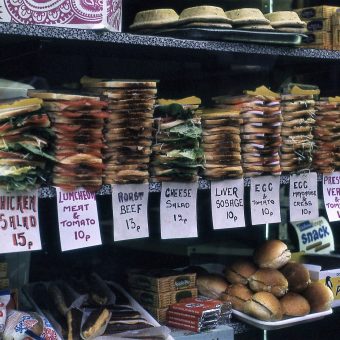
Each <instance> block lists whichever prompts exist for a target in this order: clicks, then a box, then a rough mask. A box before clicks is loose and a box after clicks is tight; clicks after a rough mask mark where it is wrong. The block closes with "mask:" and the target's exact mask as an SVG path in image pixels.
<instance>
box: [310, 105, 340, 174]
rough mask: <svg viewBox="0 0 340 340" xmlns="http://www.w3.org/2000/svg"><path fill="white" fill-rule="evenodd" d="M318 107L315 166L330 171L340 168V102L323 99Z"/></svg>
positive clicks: (325, 171)
mask: <svg viewBox="0 0 340 340" xmlns="http://www.w3.org/2000/svg"><path fill="white" fill-rule="evenodd" d="M316 109H317V111H316V122H315V129H314V140H315V149H314V152H313V168H314V169H315V170H316V171H318V172H322V173H330V172H333V171H334V170H339V169H340V136H339V131H340V103H339V102H336V101H334V102H330V101H329V100H327V99H323V100H321V101H320V102H317V103H316Z"/></svg>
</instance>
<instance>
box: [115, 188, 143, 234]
mask: <svg viewBox="0 0 340 340" xmlns="http://www.w3.org/2000/svg"><path fill="white" fill-rule="evenodd" d="M148 198H149V185H148V184H114V185H112V209H113V237H114V240H115V241H122V240H132V239H136V238H142V237H148V236H149V225H148Z"/></svg>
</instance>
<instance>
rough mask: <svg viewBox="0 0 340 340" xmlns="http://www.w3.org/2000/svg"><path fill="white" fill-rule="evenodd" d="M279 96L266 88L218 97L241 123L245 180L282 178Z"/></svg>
mask: <svg viewBox="0 0 340 340" xmlns="http://www.w3.org/2000/svg"><path fill="white" fill-rule="evenodd" d="M277 97H278V96H277V95H276V94H275V93H274V92H271V91H270V90H268V89H267V88H265V87H260V88H258V89H257V90H256V91H255V92H253V91H248V94H245V95H241V96H233V97H228V96H224V97H219V101H220V102H221V101H222V100H223V105H227V107H228V108H229V109H230V110H233V111H237V112H239V114H240V118H241V119H242V125H241V151H242V168H243V173H244V175H245V176H257V175H280V174H281V167H280V158H279V149H280V146H281V123H282V117H281V111H280V101H279V99H277Z"/></svg>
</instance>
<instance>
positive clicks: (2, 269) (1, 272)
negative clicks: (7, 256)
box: [0, 262, 7, 279]
mask: <svg viewBox="0 0 340 340" xmlns="http://www.w3.org/2000/svg"><path fill="white" fill-rule="evenodd" d="M6 277H7V263H6V262H0V279H4V278H6Z"/></svg>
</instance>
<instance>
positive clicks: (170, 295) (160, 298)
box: [130, 288, 197, 308]
mask: <svg viewBox="0 0 340 340" xmlns="http://www.w3.org/2000/svg"><path fill="white" fill-rule="evenodd" d="M130 291H131V295H132V296H133V297H134V298H135V299H136V300H137V301H138V302H140V304H141V305H143V306H144V305H145V306H150V307H156V308H166V307H168V306H170V305H171V304H173V303H176V302H179V301H180V300H181V299H183V298H186V297H196V296H197V288H191V289H182V290H178V291H175V292H166V293H159V294H158V293H155V292H149V291H145V290H138V289H130Z"/></svg>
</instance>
